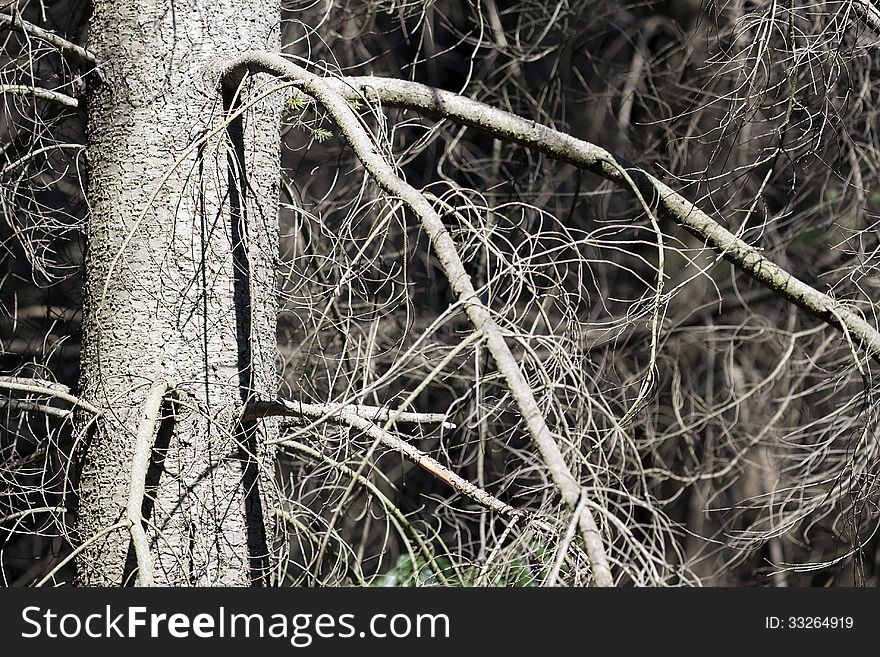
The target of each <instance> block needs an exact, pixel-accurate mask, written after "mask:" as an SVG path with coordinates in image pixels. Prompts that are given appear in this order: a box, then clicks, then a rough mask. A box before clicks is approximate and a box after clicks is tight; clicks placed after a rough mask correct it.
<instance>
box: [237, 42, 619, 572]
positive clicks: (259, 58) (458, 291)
mask: <svg viewBox="0 0 880 657" xmlns="http://www.w3.org/2000/svg"><path fill="white" fill-rule="evenodd" d="M258 72H259V73H269V74H271V75H275V76H277V77H281V78H284V79H287V80H290V81H291V82H293V83H295V85H296V86H297V87H298V88H299V89H301V90H302V91H303V92H304V93H305V94H307V95H309V96H311V97H312V98H313V99H314V100H315V101H316V102H318V103H319V104H320V105H321V106H322V107H323V108H324V109H325V110H326V111H327V113H328V114H329V115H330V116H331V117H332V118H333V120H334V121H335V123H336V125H337V126H338V127H339V129H340V131H341V132H342V134H343V135H344V136H345V138H346V139H347V140H348V143H349V145H350V146H351V148H352V150H353V151H354V153H355V155H357V157H358V159H359V160H360V161H361V163H362V164H363V165H364V169H366V170H367V172H368V173H369V174H370V176H372V178H373V179H374V180H375V181H376V183H377V184H378V185H379V186H380V187H381V188H382V189H383V190H384V191H385V192H387V193H388V194H391V195H393V196H395V197H397V198H399V199H400V200H401V201H403V203H405V204H406V205H407V207H409V209H410V210H411V211H412V212H413V213H414V214H415V215H416V216H417V217H418V218H419V220H420V222H421V225H422V228H423V230H424V231H425V233H426V235H427V236H428V239H429V240H430V241H431V245H432V246H433V248H434V252H435V253H436V254H437V258H438V260H439V262H440V265H441V267H442V268H443V272H444V274H445V276H446V278H447V280H448V281H449V285H450V287H451V288H452V290H453V292H454V293H455V295H456V296H457V297H458V299H459V300H460V301H461V303H462V305H463V306H464V310H465V313H466V314H467V316H468V319H469V320H470V321H471V323H472V324H473V326H474V328H475V329H476V330H477V331H479V332H480V333H481V334H482V335H483V337H484V339H485V340H486V346H487V348H488V350H489V353H491V354H492V357H493V358H494V360H495V364H496V367H497V368H498V371H499V372H500V373H501V375H502V376H503V377H504V380H505V382H506V384H507V389H508V391H509V392H510V395H511V397H512V398H513V399H514V400H515V402H516V404H517V407H518V409H519V411H520V414H521V415H522V417H523V419H524V420H525V423H526V426H527V428H528V430H529V434H530V435H531V437H532V440H533V441H534V442H535V446H536V447H537V449H538V452H539V454H540V455H541V458H542V460H543V462H544V465H545V467H546V468H547V470H548V472H549V474H550V476H551V478H552V480H553V482H554V484H555V485H556V488H557V490H558V491H559V493H560V495H561V497H562V499H563V501H564V502H565V503H566V505H567V506H568V507H569V509H571V510H572V511H574V509H575V508H576V506H577V503H578V500H579V499H580V496H581V486H580V485H579V484H578V482H577V480H576V479H575V477H574V475H573V474H572V473H571V470H570V469H569V467H568V464H567V463H566V462H565V458H564V457H563V455H562V451H561V450H560V448H559V445H558V444H557V443H556V439H555V438H554V436H553V434H552V433H551V431H550V428H549V427H548V426H547V422H546V420H545V419H544V414H543V413H542V412H541V408H540V406H539V405H538V402H537V400H536V399H535V395H534V393H533V391H532V388H531V385H530V384H529V382H528V381H527V380H526V377H525V375H523V373H522V370H521V369H520V367H519V363H518V362H517V360H516V358H515V357H514V355H513V353H512V352H511V350H510V347H509V346H508V344H507V341H506V340H505V337H504V333H503V331H502V329H501V327H500V326H499V325H498V323H497V322H496V321H495V319H494V317H493V316H492V314H491V313H490V312H489V309H488V308H486V306H485V305H484V304H483V302H482V301H481V300H480V297H479V295H478V294H477V292H476V290H475V289H474V285H473V282H472V281H471V278H470V276H469V275H468V273H467V270H466V269H465V268H464V264H463V263H462V260H461V257H460V255H459V254H458V248H457V246H456V244H455V242H454V241H453V239H452V236H451V235H450V234H449V231H448V230H447V228H446V225H445V224H444V223H443V219H442V218H441V217H440V215H439V214H438V213H437V211H436V210H435V209H434V206H433V205H431V203H429V202H428V200H427V199H426V198H425V197H424V195H423V194H422V193H421V192H420V191H418V190H417V189H415V188H414V187H413V186H412V185H410V184H408V183H407V182H406V181H404V180H403V179H402V178H400V177H399V176H398V175H397V172H396V171H395V170H394V168H393V167H391V165H389V164H388V163H387V162H386V161H385V159H384V158H383V157H382V155H380V153H379V152H378V150H377V149H376V146H375V144H374V143H373V140H372V138H371V137H370V135H369V134H368V133H367V131H366V130H365V129H364V127H363V125H361V122H360V120H359V119H358V117H357V115H356V114H355V113H354V111H353V110H352V109H351V107H350V106H349V104H348V102H347V101H346V100H345V98H344V97H343V96H342V95H340V94H339V93H338V91H337V90H336V89H335V88H334V87H332V86H331V85H329V84H327V80H326V79H324V78H321V77H319V76H317V75H314V74H313V73H310V72H308V71H306V70H305V69H303V68H302V67H300V66H297V65H296V64H294V63H293V62H290V61H288V60H286V59H284V58H283V57H281V56H279V55H275V54H273V53H266V52H253V53H246V54H244V55H242V56H241V57H240V58H238V59H235V60H232V61H231V62H228V63H227V64H226V65H225V66H224V69H223V70H222V71H220V74H221V79H222V80H223V83H224V84H225V85H231V86H233V87H234V86H237V85H238V84H240V82H241V80H242V78H243V77H244V76H245V75H246V74H247V73H258ZM618 175H619V174H618ZM585 516H589V517H588V518H586V517H585ZM581 520H582V522H581V529H582V532H583V538H584V544H585V546H586V548H587V554H588V556H589V559H590V565H591V566H592V569H593V579H594V582H595V583H596V584H597V585H598V586H613V584H614V579H613V577H612V575H611V570H610V568H609V566H608V557H607V555H606V553H605V547H604V545H603V544H602V541H598V542H597V540H596V538H597V536H598V528H597V526H596V522H595V519H594V518H593V517H592V512H591V511H590V509H588V508H586V507H585V508H584V511H583V514H581Z"/></svg>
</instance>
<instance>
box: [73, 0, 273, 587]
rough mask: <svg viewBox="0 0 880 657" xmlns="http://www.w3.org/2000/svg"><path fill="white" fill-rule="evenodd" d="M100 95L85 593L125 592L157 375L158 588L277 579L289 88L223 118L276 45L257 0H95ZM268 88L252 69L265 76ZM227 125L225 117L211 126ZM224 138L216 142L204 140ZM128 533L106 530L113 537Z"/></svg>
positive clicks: (94, 138)
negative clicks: (282, 155)
mask: <svg viewBox="0 0 880 657" xmlns="http://www.w3.org/2000/svg"><path fill="white" fill-rule="evenodd" d="M92 5H93V15H92V18H91V23H90V29H89V49H90V50H91V52H93V53H94V54H95V55H96V56H97V58H98V61H99V62H100V70H101V76H100V79H99V80H95V81H94V82H93V83H92V85H91V88H90V90H89V93H88V153H89V183H88V190H87V194H88V200H89V204H90V210H91V215H90V220H89V225H88V242H87V257H86V279H87V283H86V301H85V312H84V321H83V332H84V335H83V355H82V375H81V376H82V379H81V381H82V391H81V392H82V395H83V397H84V398H85V399H87V400H89V401H90V402H91V403H92V404H94V405H96V406H98V407H99V408H100V409H102V411H103V414H102V415H101V416H100V417H99V419H98V421H96V422H92V423H89V420H90V418H87V417H84V416H81V417H80V420H79V425H80V429H81V442H82V448H81V454H80V458H81V469H80V480H79V508H78V533H79V540H80V541H81V542H82V543H85V544H86V545H85V547H84V549H83V550H82V552H81V553H80V555H79V557H78V563H77V566H78V567H77V572H78V575H77V579H78V582H79V584H81V585H90V586H105V585H121V584H131V583H133V582H134V581H135V580H136V577H137V570H138V563H137V559H136V558H135V551H134V549H133V546H132V544H131V539H130V536H129V531H128V525H126V524H125V519H126V506H127V505H128V501H129V500H128V497H129V486H130V483H131V479H132V477H131V469H132V454H133V452H134V448H135V437H136V435H137V432H138V426H139V424H140V422H141V418H142V417H143V408H142V406H143V402H144V399H145V397H146V396H147V392H148V390H149V389H150V386H151V384H153V383H154V382H156V381H158V380H162V379H167V380H169V381H171V382H173V384H174V385H175V386H176V392H175V401H174V402H173V403H172V402H169V401H166V403H165V404H163V407H162V417H161V420H160V423H159V429H158V432H157V435H156V436H155V445H154V446H153V448H152V453H151V460H150V464H149V468H148V471H147V475H146V496H145V498H144V503H143V506H142V514H143V516H144V518H145V520H146V522H145V524H144V526H145V529H146V531H147V536H148V539H149V548H150V555H151V559H152V562H153V568H154V571H155V582H156V584H159V585H165V584H167V585H184V586H185V585H199V586H206V585H225V586H242V585H251V584H260V583H264V582H266V580H267V578H268V575H269V572H270V569H271V563H272V560H271V559H270V558H269V557H270V552H271V551H272V546H273V543H274V540H273V538H274V529H273V528H274V523H273V522H272V521H271V519H272V498H273V483H272V482H273V479H274V477H273V467H272V458H273V454H272V453H271V450H269V449H267V448H266V446H265V440H264V437H265V435H266V434H267V432H268V431H269V429H270V427H267V425H266V423H265V421H261V423H260V424H259V425H254V424H250V425H242V424H241V423H238V422H237V413H238V412H239V411H240V409H241V406H242V403H243V402H244V401H245V400H246V399H247V398H248V397H250V396H258V397H274V395H275V391H276V388H277V386H276V373H275V369H274V358H275V303H276V300H275V274H274V271H275V270H274V267H275V262H276V256H277V195H278V177H279V137H278V121H279V112H280V99H279V94H277V93H276V94H272V95H270V96H268V97H267V98H264V99H262V100H257V101H256V104H255V105H254V106H253V107H252V108H250V109H249V110H248V111H247V112H245V113H243V115H242V118H241V119H239V120H236V121H233V122H232V123H231V124H230V125H229V126H228V129H223V128H222V127H221V126H222V125H223V120H224V105H225V106H226V107H227V108H228V107H230V106H233V108H234V107H238V106H239V104H238V103H239V102H240V103H241V104H244V103H247V102H248V101H249V100H251V99H255V98H256V96H258V95H259V94H258V93H257V87H254V86H252V87H249V88H245V89H243V90H242V92H241V96H240V101H233V100H232V99H231V98H230V97H229V96H231V94H229V93H227V94H226V96H227V97H225V98H224V94H223V93H222V92H221V91H220V88H219V80H218V78H217V74H216V70H217V65H218V64H219V62H221V61H223V60H224V59H227V58H229V57H231V56H234V55H236V54H238V53H240V52H242V51H245V50H250V49H266V48H268V49H270V50H277V49H278V47H279V43H278V40H279V9H278V6H277V4H275V3H272V2H265V1H264V0H216V1H215V2H208V3H202V2H196V0H184V1H183V2H180V1H179V0H178V1H177V2H173V1H172V0H151V1H149V2H143V1H136V0H93V2H92ZM251 84H256V85H260V84H261V82H260V81H259V80H258V81H257V82H256V83H251ZM218 128H219V129H218ZM212 132H214V133H215V134H211V133H212ZM116 523H121V524H120V528H119V529H117V530H114V531H112V532H110V533H105V535H103V536H100V538H99V539H98V540H94V538H95V537H96V536H98V535H99V534H101V532H102V530H105V529H106V528H108V527H111V526H113V525H114V524H116Z"/></svg>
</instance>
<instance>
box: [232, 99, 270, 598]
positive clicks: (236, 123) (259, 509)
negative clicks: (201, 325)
mask: <svg viewBox="0 0 880 657" xmlns="http://www.w3.org/2000/svg"><path fill="white" fill-rule="evenodd" d="M235 95H236V91H235V90H234V89H229V88H224V90H223V106H224V109H225V111H226V112H227V114H229V113H230V112H231V111H233V110H234V109H235V105H236V104H237V101H236V98H235ZM227 136H228V138H229V142H230V146H231V147H230V148H229V151H228V155H227V161H228V167H229V206H230V208H229V215H230V223H231V226H230V228H231V234H232V263H233V298H234V299H235V332H236V342H237V343H238V383H239V393H240V394H241V400H242V402H247V401H248V399H249V398H250V397H251V395H252V392H253V389H254V381H253V355H252V351H251V329H252V322H253V319H252V308H251V303H252V299H251V291H250V258H249V255H248V217H247V211H246V204H245V202H244V198H243V197H244V195H245V194H247V189H248V183H247V170H246V167H245V149H244V126H243V119H242V117H241V116H238V117H236V118H235V119H233V120H232V121H231V122H230V123H229V126H228V127H227ZM258 433H259V432H258V431H257V423H256V422H255V421H253V420H248V421H246V422H242V423H240V424H239V425H238V427H237V430H236V440H237V441H238V444H239V449H238V458H239V459H240V461H241V469H242V484H243V485H244V492H245V499H244V507H245V508H244V513H245V522H246V526H247V534H248V536H247V546H248V558H249V563H250V579H251V583H252V584H253V585H255V586H261V585H265V584H266V581H265V580H266V578H267V576H268V572H269V550H268V547H267V545H268V543H267V539H266V523H265V517H264V510H263V503H262V500H261V497H260V485H259V468H260V464H259V462H258V460H257V454H258V446H257V436H258Z"/></svg>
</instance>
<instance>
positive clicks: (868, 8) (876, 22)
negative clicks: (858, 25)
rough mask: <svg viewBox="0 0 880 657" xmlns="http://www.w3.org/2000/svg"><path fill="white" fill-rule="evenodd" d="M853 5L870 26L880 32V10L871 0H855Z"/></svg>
mask: <svg viewBox="0 0 880 657" xmlns="http://www.w3.org/2000/svg"><path fill="white" fill-rule="evenodd" d="M852 6H853V8H854V9H855V10H856V11H857V12H858V14H859V16H861V17H862V20H863V21H865V23H866V24H867V25H868V27H870V28H871V29H872V30H874V32H876V33H877V34H880V10H878V9H877V7H876V6H875V5H874V4H873V3H872V2H871V0H853V3H852Z"/></svg>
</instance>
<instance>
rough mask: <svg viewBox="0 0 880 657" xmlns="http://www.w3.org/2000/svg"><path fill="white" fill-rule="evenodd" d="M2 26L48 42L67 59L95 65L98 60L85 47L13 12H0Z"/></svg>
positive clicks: (0, 25) (0, 24)
mask: <svg viewBox="0 0 880 657" xmlns="http://www.w3.org/2000/svg"><path fill="white" fill-rule="evenodd" d="M2 26H6V27H9V28H11V29H15V30H18V31H19V32H23V33H24V34H27V35H28V36H31V37H33V38H35V39H39V40H40V41H43V42H45V43H48V44H49V45H50V46H54V47H55V48H58V50H60V51H61V52H62V53H63V54H64V55H65V56H66V57H68V58H69V59H72V60H74V61H76V62H79V63H80V64H88V65H90V66H95V65H96V64H97V63H98V60H97V59H95V56H94V55H93V54H92V53H90V52H89V51H88V50H86V49H85V48H82V47H81V46H78V45H76V44H75V43H71V42H70V41H68V40H67V39H64V38H62V37H60V36H58V35H57V34H55V33H54V32H49V31H48V30H44V29H43V28H42V27H38V26H36V25H34V24H33V23H28V22H27V21H26V20H22V18H21V17H20V16H17V15H14V14H0V27H2Z"/></svg>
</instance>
